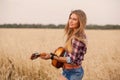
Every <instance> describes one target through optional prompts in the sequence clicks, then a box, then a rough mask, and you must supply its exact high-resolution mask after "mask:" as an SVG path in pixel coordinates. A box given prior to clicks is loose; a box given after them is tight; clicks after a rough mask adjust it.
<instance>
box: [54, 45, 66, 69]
mask: <svg viewBox="0 0 120 80" xmlns="http://www.w3.org/2000/svg"><path fill="white" fill-rule="evenodd" d="M53 54H55V55H57V56H58V57H63V56H64V54H65V49H64V48H63V47H59V48H58V49H56V50H55V52H54V53H53ZM52 65H53V66H54V67H56V68H61V67H62V66H63V63H61V62H59V61H57V60H55V59H53V60H52Z"/></svg>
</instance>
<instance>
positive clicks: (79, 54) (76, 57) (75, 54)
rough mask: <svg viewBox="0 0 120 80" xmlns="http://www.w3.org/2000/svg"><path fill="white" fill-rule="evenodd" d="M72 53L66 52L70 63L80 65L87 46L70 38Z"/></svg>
mask: <svg viewBox="0 0 120 80" xmlns="http://www.w3.org/2000/svg"><path fill="white" fill-rule="evenodd" d="M72 48H73V51H72V53H67V57H68V59H69V62H68V63H70V64H76V65H81V61H82V60H83V59H84V54H85V53H86V50H87V47H86V45H85V44H84V43H83V42H81V41H78V40H77V39H75V38H73V39H72Z"/></svg>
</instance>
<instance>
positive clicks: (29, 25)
mask: <svg viewBox="0 0 120 80" xmlns="http://www.w3.org/2000/svg"><path fill="white" fill-rule="evenodd" d="M64 27H65V24H59V25H55V24H47V25H44V24H2V25H0V28H44V29H63V28H64ZM86 29H120V25H110V24H109V25H92V24H90V25H87V26H86Z"/></svg>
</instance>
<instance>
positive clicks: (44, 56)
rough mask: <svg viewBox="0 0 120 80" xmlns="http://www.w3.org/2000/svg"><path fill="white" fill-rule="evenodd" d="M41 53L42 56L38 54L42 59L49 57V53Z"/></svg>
mask: <svg viewBox="0 0 120 80" xmlns="http://www.w3.org/2000/svg"><path fill="white" fill-rule="evenodd" d="M41 54H45V55H43V56H42V55H41V56H40V57H41V58H42V59H44V60H48V59H50V54H47V53H41Z"/></svg>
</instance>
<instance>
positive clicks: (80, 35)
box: [65, 9, 87, 52]
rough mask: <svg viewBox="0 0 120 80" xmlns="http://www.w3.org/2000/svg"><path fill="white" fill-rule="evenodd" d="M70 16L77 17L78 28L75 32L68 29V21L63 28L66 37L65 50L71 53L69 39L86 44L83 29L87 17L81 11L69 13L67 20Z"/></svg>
mask: <svg viewBox="0 0 120 80" xmlns="http://www.w3.org/2000/svg"><path fill="white" fill-rule="evenodd" d="M72 14H76V15H77V17H78V20H79V21H78V27H77V29H76V30H75V31H73V29H71V28H69V20H68V22H67V24H66V26H65V35H66V36H67V40H66V45H65V49H67V50H68V51H69V52H71V51H72V47H71V39H72V38H76V39H78V40H79V41H82V42H83V43H85V44H86V34H85V27H86V23H87V17H86V14H85V13H84V12H83V11H82V10H80V9H79V10H74V11H71V13H70V15H69V18H70V17H71V15H72Z"/></svg>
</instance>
